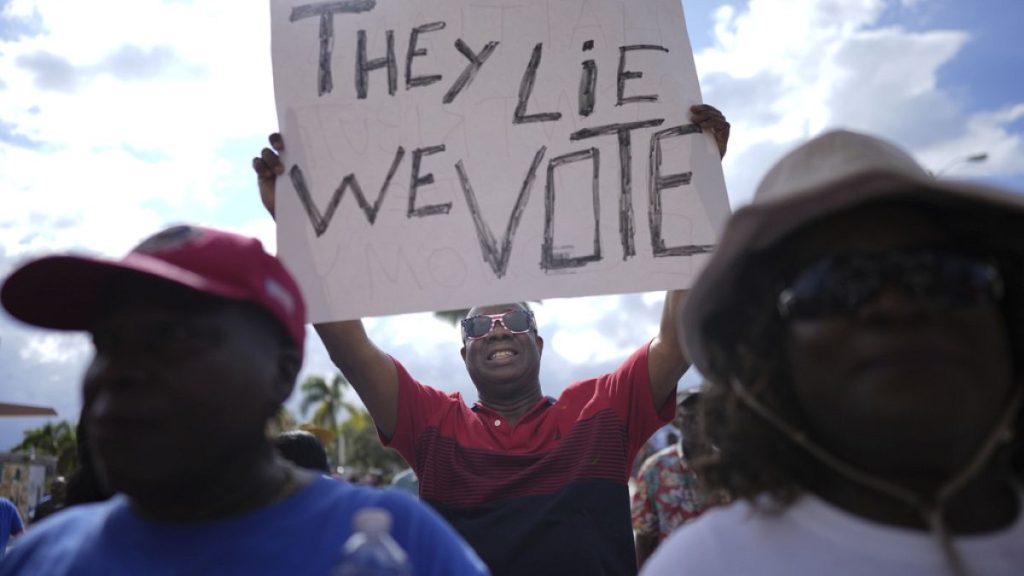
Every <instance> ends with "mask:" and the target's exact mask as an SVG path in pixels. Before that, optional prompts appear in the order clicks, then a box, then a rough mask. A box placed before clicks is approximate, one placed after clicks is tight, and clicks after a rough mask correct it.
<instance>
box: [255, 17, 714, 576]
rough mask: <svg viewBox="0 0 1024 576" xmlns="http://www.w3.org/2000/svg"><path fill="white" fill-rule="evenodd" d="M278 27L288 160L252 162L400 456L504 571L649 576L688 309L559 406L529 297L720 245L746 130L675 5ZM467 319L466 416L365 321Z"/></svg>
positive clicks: (326, 332) (649, 268)
mask: <svg viewBox="0 0 1024 576" xmlns="http://www.w3.org/2000/svg"><path fill="white" fill-rule="evenodd" d="M271 22H272V44H273V60H274V84H275V95H276V100H277V109H278V122H279V125H280V127H281V131H282V133H283V134H284V135H285V137H286V138H287V141H288V149H287V151H286V150H285V148H284V139H282V138H281V137H280V136H276V137H272V138H271V148H267V149H264V150H263V153H262V155H261V157H260V158H256V159H255V160H254V164H253V167H254V169H255V171H256V172H257V174H258V175H259V182H260V191H261V196H262V199H263V201H264V204H265V205H266V207H267V209H268V210H269V211H270V212H271V213H272V214H274V215H275V218H276V220H277V222H278V225H279V235H278V247H279V250H280V254H281V256H282V258H283V259H284V260H285V261H286V262H287V263H288V265H289V267H290V269H291V270H292V271H293V272H295V274H296V275H297V277H298V278H299V282H300V284H301V285H302V288H303V291H304V294H305V295H306V297H307V301H308V302H309V306H310V310H311V314H310V316H311V319H312V320H313V322H314V323H315V325H316V328H317V331H318V332H319V334H320V337H321V339H322V340H323V342H324V345H325V346H326V348H327V350H328V352H329V353H330V355H331V359H332V360H333V361H334V362H335V364H336V365H337V366H338V367H339V368H340V369H341V371H342V372H343V373H344V374H345V376H346V377H347V378H348V380H349V381H350V382H351V383H352V386H353V388H354V389H355V390H356V392H357V393H358V394H359V395H360V397H361V398H362V400H363V402H364V403H365V404H366V407H367V409H368V410H369V411H370V414H371V415H372V416H373V419H374V422H375V423H376V425H377V428H378V431H379V433H380V436H381V439H382V441H383V442H384V443H385V444H386V445H389V446H391V447H393V448H395V449H396V450H397V451H398V452H399V453H401V454H402V456H403V457H404V458H405V459H406V460H407V461H408V462H409V464H410V465H411V466H412V467H413V469H414V470H415V472H416V474H417V476H418V477H419V480H420V495H421V496H422V497H423V499H425V500H427V501H428V502H430V503H431V504H432V505H433V506H434V507H435V508H436V509H437V510H439V511H440V512H441V513H442V515H443V516H444V517H445V518H446V519H447V520H448V521H449V522H451V523H452V524H453V525H454V526H455V527H456V529H457V530H458V531H459V532H460V533H461V534H462V535H463V536H464V537H465V538H466V539H467V540H468V541H469V543H470V544H471V545H472V546H473V547H474V548H475V549H476V550H477V552H478V553H479V554H480V556H481V557H482V558H483V559H484V561H485V562H486V563H487V564H488V565H489V566H490V568H491V570H492V571H493V572H494V573H495V574H498V575H501V574H531V575H534V574H588V575H590V574H629V573H633V572H635V571H636V559H635V554H634V547H633V535H632V530H631V526H630V515H629V497H628V488H627V481H628V477H629V470H630V464H631V463H632V461H633V458H634V456H635V455H636V453H637V451H638V450H639V448H640V447H641V446H642V445H643V443H644V441H645V440H646V439H647V438H648V437H649V436H650V435H651V434H652V433H653V432H654V431H655V430H656V429H657V428H659V427H661V426H662V425H663V424H664V423H667V422H669V421H671V420H672V417H673V414H674V403H673V402H671V401H670V398H671V397H672V396H673V393H674V390H675V387H676V383H677V381H678V380H679V378H680V377H681V376H682V374H683V372H684V371H685V369H686V367H687V365H688V362H687V360H686V359H685V357H684V356H683V354H682V352H681V348H680V346H679V343H678V341H677V336H676V330H675V327H674V323H673V320H672V319H673V318H675V317H676V316H677V314H678V312H679V308H680V306H681V303H682V300H683V297H684V294H685V293H684V292H681V291H674V292H669V294H668V296H667V297H666V300H665V309H664V312H663V316H662V322H661V329H660V333H659V334H658V336H657V337H655V338H654V339H653V340H652V341H651V342H650V343H649V344H645V345H644V346H642V347H641V348H640V349H639V350H637V351H636V352H635V353H634V354H633V355H632V356H631V357H630V358H629V359H627V360H626V361H625V362H624V363H623V364H622V366H620V367H619V369H617V370H616V371H614V372H612V373H610V374H606V375H603V376H599V377H597V378H593V379H589V380H586V381H582V382H578V383H575V384H571V385H569V386H568V387H567V388H566V389H565V391H564V392H563V393H562V395H561V396H560V397H559V398H558V399H554V398H550V397H546V396H545V395H544V394H543V391H542V388H541V384H540V380H539V371H540V358H541V354H542V352H543V348H544V340H543V338H541V336H540V335H539V334H538V333H537V325H536V323H535V321H534V319H533V315H532V313H531V312H530V310H529V309H528V308H527V307H526V306H525V305H523V304H519V303H516V302H517V301H521V300H526V299H536V298H553V297H558V296H584V295H593V294H608V293H623V292H639V291H646V290H664V289H666V288H685V287H686V286H687V285H688V284H689V282H690V280H691V279H692V278H693V276H694V275H695V274H696V272H697V271H698V270H699V268H700V266H701V265H702V263H703V261H704V260H705V259H706V258H707V255H708V253H709V252H710V251H711V250H712V248H713V244H714V241H715V231H716V229H717V228H718V227H719V225H720V224H721V223H722V222H724V220H725V217H726V216H727V215H728V212H729V207H728V199H727V198H726V195H725V187H724V179H723V176H722V171H721V163H720V161H719V159H720V157H721V155H722V154H724V153H725V147H726V143H727V141H728V134H729V125H728V123H727V122H726V121H725V119H724V117H722V115H721V113H719V112H718V111H717V110H715V109H714V108H712V107H710V106H705V105H701V104H700V102H701V98H700V90H699V86H698V83H697V77H696V70H695V68H694V65H693V57H692V52H691V50H690V47H689V40H688V39H687V36H686V24H685V21H684V18H683V13H682V10H681V6H680V4H679V2H678V0H649V1H646V2H643V3H636V2H628V1H626V0H588V1H585V2H582V3H575V2H562V1H559V2H549V1H548V0H517V1H515V2H505V1H502V0H499V1H496V2H488V3H477V2H456V1H451V0H422V1H418V2H408V1H406V2H403V1H397V0H396V1H395V2H388V3H380V4H379V5H378V3H377V2H376V1H375V0H342V1H333V2H311V3H303V2H302V1H301V0H272V1H271ZM353 72H354V73H353ZM694 105H696V106H694ZM691 106H692V108H691ZM279 176H281V178H278V177H279ZM278 192H279V193H278ZM538 197H539V198H538ZM492 226H500V228H498V229H497V232H498V233H495V231H494V230H492ZM502 302H505V303H504V304H501V303H502ZM508 302H512V303H508ZM495 303H497V304H496V305H495ZM469 304H487V305H484V306H478V307H476V308H473V309H472V310H471V311H470V313H469V315H468V317H467V318H466V319H465V320H463V322H462V343H463V346H462V350H461V354H462V357H463V359H464V361H465V365H466V369H467V371H468V373H469V376H470V378H471V379H472V380H473V383H474V385H475V386H476V388H477V390H478V392H479V402H477V403H476V404H475V405H474V406H473V407H469V406H466V405H465V403H464V402H463V401H462V399H461V397H460V396H459V395H458V394H451V395H449V394H446V393H443V392H441V391H439V390H437V389H435V388H432V387H430V386H426V385H424V384H421V383H420V382H418V381H417V380H415V379H414V378H413V377H412V376H411V375H410V374H409V373H408V372H407V371H406V370H405V368H404V367H403V366H402V365H401V363H399V362H398V361H397V360H395V359H393V358H391V357H390V356H388V355H387V354H385V353H384V352H382V351H381V350H380V349H378V348H377V347H376V346H375V345H374V344H373V342H371V341H370V340H369V338H368V337H367V335H366V332H365V330H364V328H363V325H362V323H361V321H359V320H355V319H356V318H360V317H364V316H374V315H380V314H394V313H400V312H414V311H424V310H445V309H452V308H462V307H465V306H466V305H469Z"/></svg>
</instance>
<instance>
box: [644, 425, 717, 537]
mask: <svg viewBox="0 0 1024 576" xmlns="http://www.w3.org/2000/svg"><path fill="white" fill-rule="evenodd" d="M707 507H708V504H707V503H706V502H705V500H704V498H703V497H702V496H701V495H700V493H699V491H698V480H697V474H696V473H695V472H694V471H693V469H692V468H690V467H689V465H688V464H687V463H686V459H685V458H684V457H683V449H682V446H680V445H679V444H678V443H677V444H673V445H672V446H669V447H668V448H665V449H663V450H660V451H658V452H656V453H655V454H654V455H653V456H651V457H650V458H648V459H647V461H646V462H644V464H643V466H641V467H640V474H639V475H638V476H637V480H636V492H635V493H634V494H633V502H632V515H633V529H634V530H636V531H637V532H638V533H640V534H657V535H658V536H659V540H664V539H665V538H666V537H667V536H668V535H669V534H670V533H671V532H672V531H673V530H675V529H676V528H677V527H679V526H680V525H682V524H683V523H685V522H686V521H688V520H692V519H693V518H696V517H697V516H700V514H701V512H703V511H704V509H705V508H707Z"/></svg>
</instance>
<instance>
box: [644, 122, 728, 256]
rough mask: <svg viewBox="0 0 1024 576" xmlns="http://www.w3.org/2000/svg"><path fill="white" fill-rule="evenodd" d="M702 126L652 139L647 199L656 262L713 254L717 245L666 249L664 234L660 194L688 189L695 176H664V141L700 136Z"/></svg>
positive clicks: (688, 126)
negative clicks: (692, 135)
mask: <svg viewBox="0 0 1024 576" xmlns="http://www.w3.org/2000/svg"><path fill="white" fill-rule="evenodd" d="M700 131H701V129H700V126H697V125H696V124H684V125H682V126H676V127H674V128H669V129H667V130H661V131H659V132H655V133H654V134H652V135H651V164H650V178H649V179H648V189H647V190H648V199H649V201H650V207H649V209H648V210H649V211H648V217H649V218H650V222H651V247H652V248H653V253H654V257H655V258H661V257H665V256H692V255H694V254H703V253H705V252H711V251H712V250H713V249H714V245H690V246H673V247H671V248H666V247H665V239H664V237H662V234H661V191H662V190H668V189H669V188H678V187H679V186H688V185H689V184H690V179H691V178H692V177H693V172H680V173H678V174H669V175H667V176H664V175H662V173H661V141H662V140H664V139H666V138H673V137H676V136H685V135H686V134H698V133H700Z"/></svg>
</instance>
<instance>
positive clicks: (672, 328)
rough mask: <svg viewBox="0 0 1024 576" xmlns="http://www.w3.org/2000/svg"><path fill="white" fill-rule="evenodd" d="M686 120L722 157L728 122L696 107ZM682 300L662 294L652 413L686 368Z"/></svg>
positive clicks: (651, 360) (653, 355) (677, 293)
mask: <svg viewBox="0 0 1024 576" xmlns="http://www.w3.org/2000/svg"><path fill="white" fill-rule="evenodd" d="M690 120H691V121H692V122H693V123H694V124H696V125H698V126H700V128H701V130H702V131H704V132H705V133H707V134H710V135H711V136H712V137H713V138H714V139H715V143H716V144H717V145H718V153H719V154H721V156H722V157H723V158H724V157H725V151H726V149H727V148H728V146H729V129H730V126H729V122H727V121H726V119H725V116H724V115H723V114H722V113H721V112H720V111H719V110H718V109H717V108H715V107H714V106H709V105H707V104H700V105H697V106H692V107H691V108H690ZM685 298H686V291H685V290H672V291H670V292H667V293H666V294H665V306H664V308H662V311H661V328H660V330H659V331H658V336H657V337H655V338H654V340H653V341H652V342H651V347H650V350H649V351H648V354H647V370H648V372H649V373H650V379H651V398H652V399H653V400H654V408H655V410H660V409H661V408H662V406H664V404H665V401H666V400H668V399H669V398H670V397H671V396H672V393H673V392H675V389H676V384H677V383H678V382H679V379H680V378H682V377H683V373H684V372H686V369H687V368H689V367H690V361H689V360H688V359H687V358H686V356H685V354H684V353H683V347H682V344H681V338H680V337H679V334H678V331H677V329H676V320H675V319H676V318H677V317H678V316H679V314H680V312H681V311H682V307H683V300H684V299H685Z"/></svg>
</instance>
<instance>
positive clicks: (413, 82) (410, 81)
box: [405, 22, 445, 90]
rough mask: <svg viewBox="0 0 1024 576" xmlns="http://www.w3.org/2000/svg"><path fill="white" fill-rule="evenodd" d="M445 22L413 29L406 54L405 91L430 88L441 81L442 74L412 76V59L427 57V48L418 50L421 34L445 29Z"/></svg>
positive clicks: (432, 23)
mask: <svg viewBox="0 0 1024 576" xmlns="http://www.w3.org/2000/svg"><path fill="white" fill-rule="evenodd" d="M444 26H445V24H444V22H431V23H430V24H424V25H422V26H417V27H415V28H413V29H412V33H410V34H409V50H408V51H407V52H406V53H405V89H406V90H408V89H410V88H412V87H413V86H430V85H431V84H433V83H434V82H437V81H439V80H440V79H441V75H440V74H435V75H433V76H413V75H412V59H413V58H415V57H417V56H426V54H427V49H426V48H416V41H417V40H419V37H420V34H423V33H424V32H435V31H437V30H442V29H444Z"/></svg>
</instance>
